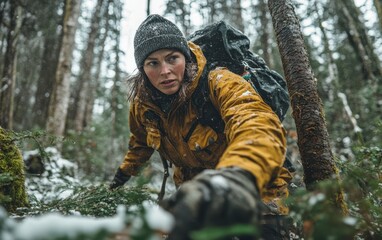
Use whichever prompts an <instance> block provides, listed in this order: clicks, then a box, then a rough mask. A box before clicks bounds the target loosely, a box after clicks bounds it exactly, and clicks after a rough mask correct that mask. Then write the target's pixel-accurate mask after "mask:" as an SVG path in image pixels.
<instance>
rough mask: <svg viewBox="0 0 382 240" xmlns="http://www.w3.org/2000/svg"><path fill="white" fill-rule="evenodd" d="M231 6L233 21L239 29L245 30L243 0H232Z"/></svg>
mask: <svg viewBox="0 0 382 240" xmlns="http://www.w3.org/2000/svg"><path fill="white" fill-rule="evenodd" d="M231 6H232V15H231V16H232V22H233V23H234V25H235V27H236V28H237V29H239V30H240V31H242V32H244V23H243V16H242V7H241V0H232V3H231ZM227 14H229V13H227Z"/></svg>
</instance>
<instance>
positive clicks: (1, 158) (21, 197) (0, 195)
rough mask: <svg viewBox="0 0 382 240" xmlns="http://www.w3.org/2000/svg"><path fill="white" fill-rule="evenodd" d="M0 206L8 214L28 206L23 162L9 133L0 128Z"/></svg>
mask: <svg viewBox="0 0 382 240" xmlns="http://www.w3.org/2000/svg"><path fill="white" fill-rule="evenodd" d="M0 205H2V206H3V207H4V208H5V209H6V210H7V211H8V212H14V211H15V210H16V209H17V208H19V207H25V206H27V205H28V197H27V193H26V190H25V174H24V161H23V158H22V155H21V153H20V150H19V148H18V147H17V146H16V144H15V143H14V142H13V141H12V138H11V135H10V133H9V132H7V131H6V130H4V129H3V128H1V127H0Z"/></svg>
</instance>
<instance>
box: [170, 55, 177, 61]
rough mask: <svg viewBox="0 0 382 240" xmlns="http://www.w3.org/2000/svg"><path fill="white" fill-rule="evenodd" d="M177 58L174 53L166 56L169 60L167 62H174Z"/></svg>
mask: <svg viewBox="0 0 382 240" xmlns="http://www.w3.org/2000/svg"><path fill="white" fill-rule="evenodd" d="M177 58H178V56H176V55H174V56H170V57H169V58H168V61H169V62H175V61H176V59H177Z"/></svg>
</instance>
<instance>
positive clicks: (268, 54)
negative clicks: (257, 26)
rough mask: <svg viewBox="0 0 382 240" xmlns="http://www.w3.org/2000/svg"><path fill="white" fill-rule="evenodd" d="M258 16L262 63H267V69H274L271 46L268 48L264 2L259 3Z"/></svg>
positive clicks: (264, 0) (265, 6) (268, 36)
mask: <svg viewBox="0 0 382 240" xmlns="http://www.w3.org/2000/svg"><path fill="white" fill-rule="evenodd" d="M259 9H260V11H259V14H260V22H261V32H260V41H261V47H262V50H263V54H262V57H263V59H264V61H265V62H266V63H267V65H268V66H269V68H271V69H273V68H274V63H273V61H272V58H271V51H272V49H271V46H270V34H269V24H270V23H269V17H268V13H269V10H268V7H267V2H266V0H260V1H259Z"/></svg>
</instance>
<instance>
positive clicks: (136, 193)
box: [17, 184, 151, 217]
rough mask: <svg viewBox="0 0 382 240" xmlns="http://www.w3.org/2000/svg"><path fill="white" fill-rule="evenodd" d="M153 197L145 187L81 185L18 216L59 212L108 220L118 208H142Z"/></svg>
mask: <svg viewBox="0 0 382 240" xmlns="http://www.w3.org/2000/svg"><path fill="white" fill-rule="evenodd" d="M150 199H151V196H150V193H149V191H148V190H147V189H145V188H143V187H128V186H124V187H121V188H117V189H115V190H112V191H111V190H109V189H108V186H107V185H105V184H99V185H94V186H87V187H84V186H78V187H75V188H74V192H73V193H72V194H71V195H70V196H68V197H66V198H63V199H57V200H53V201H51V202H48V203H43V202H39V201H37V200H35V201H33V202H34V204H33V205H32V206H31V207H30V208H20V209H18V212H17V214H18V215H19V216H31V215H40V214H43V213H46V212H53V211H55V212H59V213H61V214H64V215H73V214H78V215H83V216H93V217H109V216H113V215H115V214H116V209H117V206H118V205H124V206H127V207H129V206H134V205H140V204H141V203H142V202H144V201H145V200H150Z"/></svg>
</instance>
